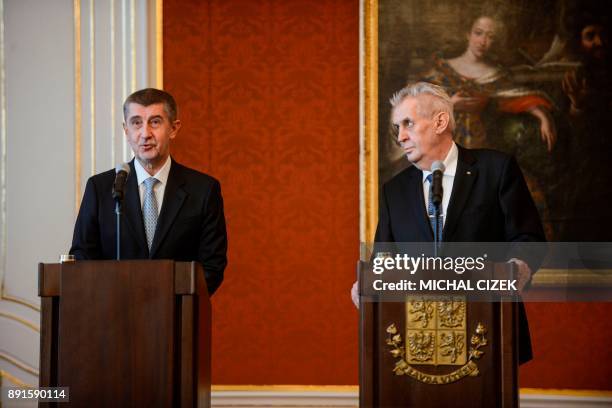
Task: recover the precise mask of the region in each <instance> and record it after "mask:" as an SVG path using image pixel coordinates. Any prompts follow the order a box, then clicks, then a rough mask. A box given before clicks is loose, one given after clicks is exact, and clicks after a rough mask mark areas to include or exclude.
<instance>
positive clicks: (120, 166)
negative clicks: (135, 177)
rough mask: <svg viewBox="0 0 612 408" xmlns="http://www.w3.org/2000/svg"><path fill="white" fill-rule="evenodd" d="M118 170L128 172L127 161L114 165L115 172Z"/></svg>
mask: <svg viewBox="0 0 612 408" xmlns="http://www.w3.org/2000/svg"><path fill="white" fill-rule="evenodd" d="M120 171H124V172H125V173H126V174H130V165H129V164H127V163H121V164H118V165H117V167H115V174H117V173H119V172H120Z"/></svg>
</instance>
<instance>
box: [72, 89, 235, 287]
mask: <svg viewBox="0 0 612 408" xmlns="http://www.w3.org/2000/svg"><path fill="white" fill-rule="evenodd" d="M123 113H124V120H125V122H124V124H123V129H124V132H125V135H126V138H127V141H128V143H129V144H130V146H131V148H132V150H133V152H134V156H135V158H134V159H133V160H132V161H131V162H130V163H129V166H130V172H129V176H128V178H127V182H126V186H125V197H124V200H123V215H122V217H121V259H173V260H176V261H198V262H200V263H201V264H202V266H203V268H204V273H205V277H206V283H207V285H208V291H209V293H210V294H212V293H213V292H214V291H215V290H216V289H217V288H218V287H219V285H220V284H221V282H222V281H223V271H224V269H225V266H226V264H227V258H226V252H227V235H226V230H225V217H224V215H223V199H222V197H221V187H220V184H219V182H218V181H217V180H215V179H214V178H212V177H210V176H208V175H206V174H203V173H200V172H198V171H196V170H192V169H189V168H187V167H185V166H182V165H181V164H179V163H177V162H176V161H174V160H173V159H172V158H171V157H170V144H171V141H172V140H173V139H174V138H176V136H177V133H178V131H179V129H180V128H181V121H180V120H178V118H177V106H176V102H175V101H174V98H173V97H172V96H171V95H170V94H168V93H167V92H164V91H161V90H158V89H153V88H147V89H143V90H140V91H137V92H135V93H133V94H132V95H130V96H129V97H128V98H127V99H126V101H125V103H124V105H123ZM114 181H115V170H109V171H107V172H104V173H101V174H98V175H95V176H93V177H91V178H90V179H89V180H88V181H87V186H86V188H85V194H84V196H83V201H82V203H81V208H80V210H79V215H78V218H77V221H76V225H75V228H74V237H73V240H72V247H71V249H70V253H71V254H73V255H75V257H76V259H78V260H80V259H115V258H116V222H115V202H114V199H113V197H112V194H111V192H112V190H113V183H114Z"/></svg>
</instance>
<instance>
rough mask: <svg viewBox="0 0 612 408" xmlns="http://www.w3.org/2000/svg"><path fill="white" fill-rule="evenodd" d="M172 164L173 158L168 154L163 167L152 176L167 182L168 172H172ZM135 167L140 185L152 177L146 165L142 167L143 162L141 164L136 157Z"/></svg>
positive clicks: (164, 182) (161, 181)
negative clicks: (145, 167)
mask: <svg viewBox="0 0 612 408" xmlns="http://www.w3.org/2000/svg"><path fill="white" fill-rule="evenodd" d="M171 164H172V160H171V159H170V156H168V158H167V159H166V162H165V163H164V165H163V166H162V167H161V169H159V171H158V172H157V173H155V175H153V176H152V177H155V178H156V179H157V180H159V181H160V183H162V184H166V182H167V181H168V174H170V165H171ZM134 169H135V170H136V179H137V180H138V185H140V184H142V182H144V181H145V180H146V179H148V178H149V177H151V175H150V174H149V173H147V171H146V170H145V169H144V167H142V164H140V162H139V161H138V159H136V158H134Z"/></svg>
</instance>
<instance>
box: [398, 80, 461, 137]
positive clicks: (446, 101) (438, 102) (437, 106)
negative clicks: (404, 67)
mask: <svg viewBox="0 0 612 408" xmlns="http://www.w3.org/2000/svg"><path fill="white" fill-rule="evenodd" d="M419 95H431V96H433V98H431V103H429V104H425V106H423V104H419V112H418V113H419V115H421V116H425V117H433V115H435V114H436V113H438V112H447V113H448V116H449V122H448V125H449V128H450V130H451V132H454V131H455V117H454V116H453V102H452V101H451V98H450V96H448V93H447V92H446V91H445V90H444V88H442V87H441V86H438V85H434V84H431V83H429V82H415V83H411V84H408V85H406V86H405V87H404V88H402V89H400V90H399V91H397V92H396V93H394V94H393V96H392V97H391V99H389V102H390V103H391V106H392V107H393V108H395V107H396V106H397V105H399V104H400V103H402V102H403V101H404V99H406V98H408V97H412V98H416V97H417V96H419ZM424 108H429V111H424V110H423V109H424Z"/></svg>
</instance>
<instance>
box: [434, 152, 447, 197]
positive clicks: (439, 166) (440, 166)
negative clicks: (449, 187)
mask: <svg viewBox="0 0 612 408" xmlns="http://www.w3.org/2000/svg"><path fill="white" fill-rule="evenodd" d="M444 170H446V167H445V166H444V163H442V162H441V161H439V160H438V161H435V162H433V164H432V165H431V172H432V174H433V177H432V179H433V180H432V184H431V194H432V197H431V200H432V201H433V203H434V205H435V206H436V207H439V206H440V204H442V194H443V193H444V190H443V188H442V176H444Z"/></svg>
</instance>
